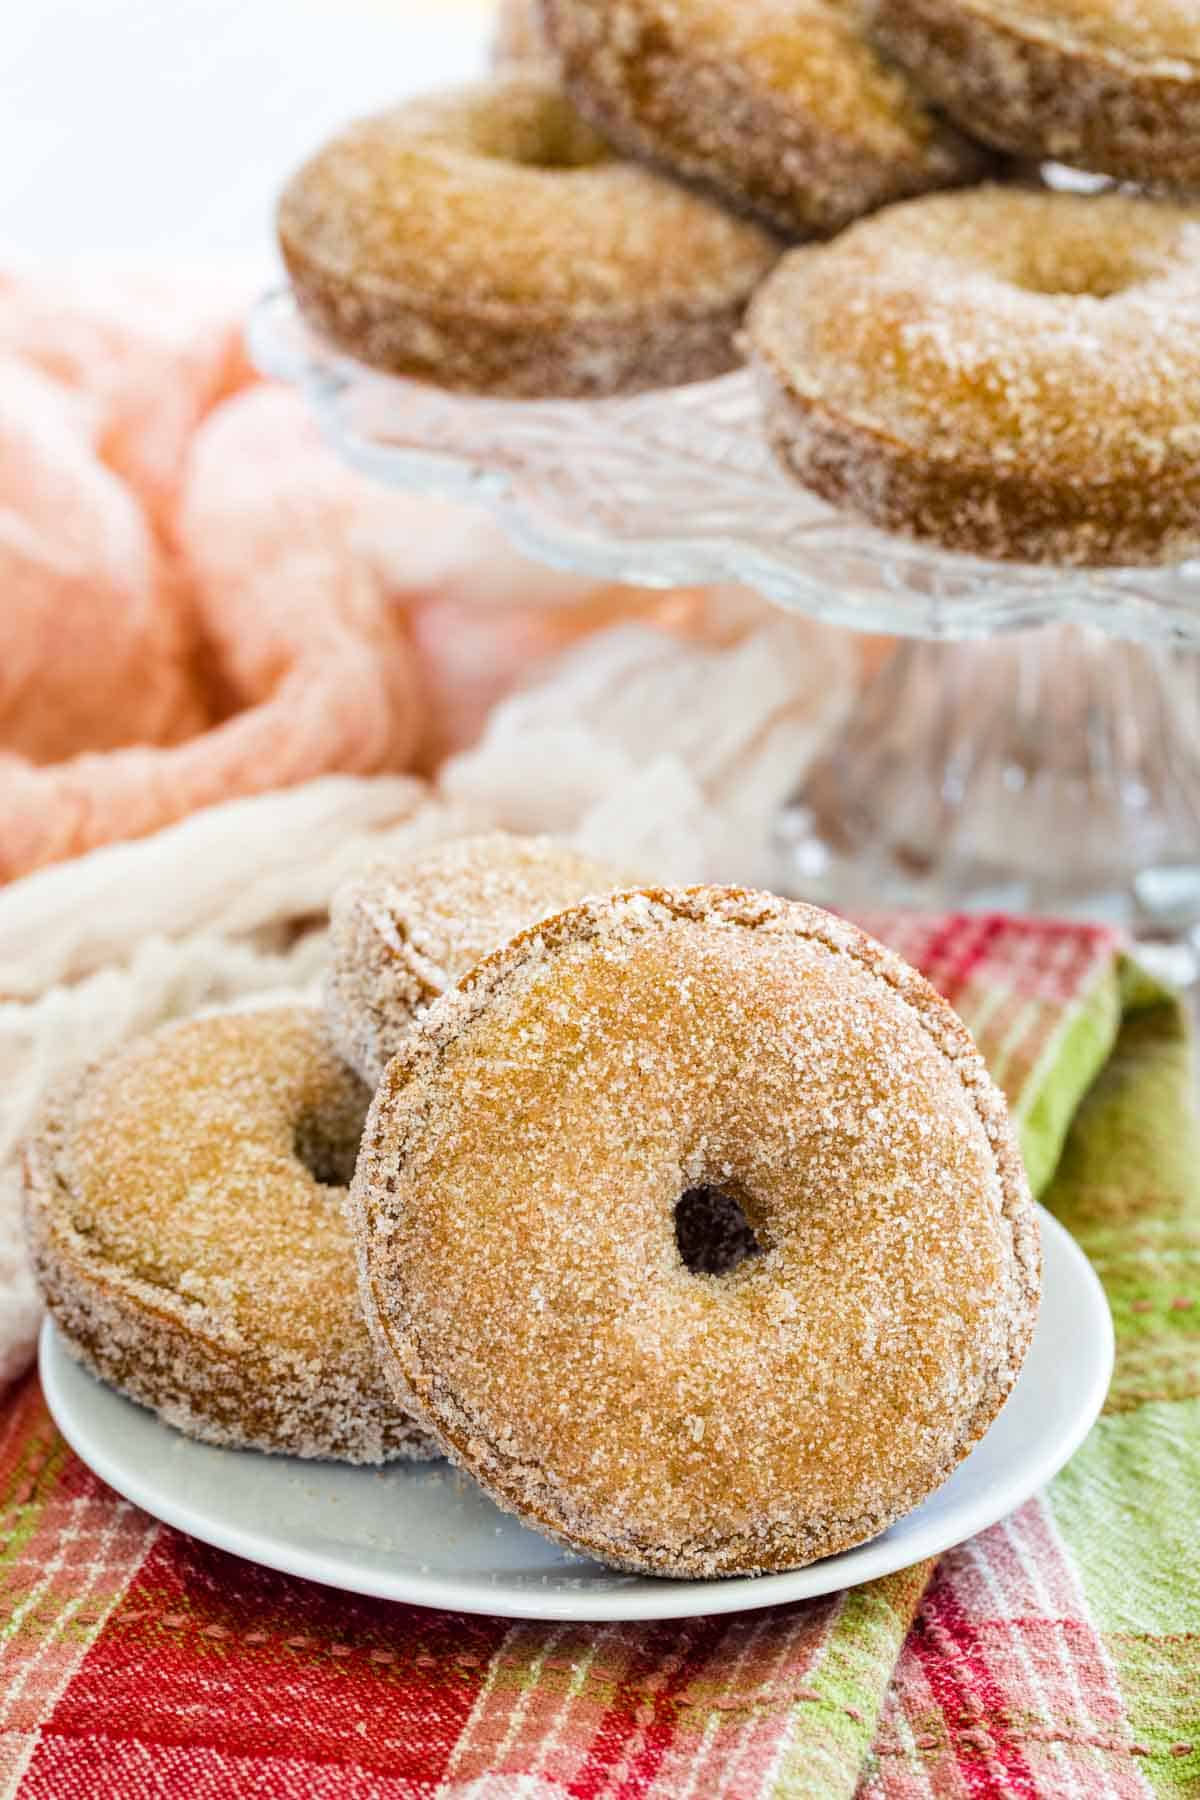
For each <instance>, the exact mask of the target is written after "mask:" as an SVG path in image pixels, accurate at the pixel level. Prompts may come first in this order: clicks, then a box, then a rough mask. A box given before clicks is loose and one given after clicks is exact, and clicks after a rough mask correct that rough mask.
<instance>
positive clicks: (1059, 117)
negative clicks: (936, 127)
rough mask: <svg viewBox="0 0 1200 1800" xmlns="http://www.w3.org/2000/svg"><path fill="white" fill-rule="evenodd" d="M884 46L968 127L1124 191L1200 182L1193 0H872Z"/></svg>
mask: <svg viewBox="0 0 1200 1800" xmlns="http://www.w3.org/2000/svg"><path fill="white" fill-rule="evenodd" d="M873 3H874V6H875V17H874V22H873V29H874V31H875V35H876V37H877V39H878V42H879V43H880V45H881V47H882V48H883V49H884V50H886V51H887V52H888V53H889V54H890V55H892V56H894V57H895V58H896V60H897V62H899V63H900V64H902V65H903V66H904V67H905V68H907V69H910V70H911V71H912V77H913V80H914V81H916V82H917V83H918V84H919V86H920V87H921V89H922V91H923V92H925V93H926V94H928V95H929V97H930V99H931V100H932V101H933V102H934V103H935V104H936V105H938V106H940V107H942V108H944V110H945V111H946V112H947V113H948V114H949V115H950V117H951V118H954V119H957V120H959V122H960V123H961V124H962V125H963V127H964V129H966V130H969V131H971V132H973V133H974V134H976V135H977V136H978V137H980V138H982V139H984V140H985V141H986V142H987V143H990V144H993V145H995V146H996V147H997V148H998V149H1001V150H1009V151H1013V152H1014V153H1016V154H1017V155H1019V156H1028V157H1036V158H1045V157H1054V158H1056V159H1057V160H1058V161H1060V162H1065V163H1072V164H1075V165H1076V166H1077V167H1080V168H1084V169H1093V170H1097V171H1100V172H1102V173H1105V174H1108V175H1115V176H1117V177H1119V178H1120V179H1123V180H1126V181H1136V182H1143V183H1149V184H1154V183H1159V184H1163V185H1166V186H1175V187H1185V188H1186V187H1194V186H1195V185H1196V183H1197V182H1200V10H1198V9H1197V7H1196V5H1195V0H1036V4H1035V3H1034V0H873Z"/></svg>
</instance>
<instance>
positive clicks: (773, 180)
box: [544, 0, 989, 238]
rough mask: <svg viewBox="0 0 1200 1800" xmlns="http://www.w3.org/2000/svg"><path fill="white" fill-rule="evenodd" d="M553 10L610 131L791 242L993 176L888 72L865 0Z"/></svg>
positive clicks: (575, 81)
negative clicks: (870, 33) (887, 207)
mask: <svg viewBox="0 0 1200 1800" xmlns="http://www.w3.org/2000/svg"><path fill="white" fill-rule="evenodd" d="M544 16H545V19H546V24H547V29H548V34H549V37H550V40H551V44H552V46H553V49H554V51H555V54H556V57H557V59H558V66H559V69H560V73H561V76H562V79H563V81H564V83H565V85H566V87H567V90H568V92H569V93H570V95H571V97H572V99H573V100H574V101H575V103H576V105H577V106H578V107H579V109H580V111H581V112H582V113H584V115H585V116H586V117H587V118H589V119H591V120H592V122H593V123H594V124H595V126H596V128H597V130H599V131H602V132H603V133H604V135H605V136H606V137H607V138H609V139H610V141H611V142H612V143H614V144H616V145H617V146H618V148H619V149H621V150H623V151H625V152H626V154H628V155H631V156H639V157H644V158H645V159H647V160H648V161H649V162H652V163H654V164H657V165H658V166H659V167H661V168H663V169H666V170H668V171H669V172H670V173H671V174H674V175H678V176H681V177H682V178H683V179H684V180H686V181H689V182H693V183H695V185H696V186H697V187H700V188H703V189H704V190H706V191H707V192H709V193H711V194H714V195H716V197H717V198H718V199H720V200H723V201H724V202H725V203H726V204H727V205H730V206H733V207H735V208H737V209H738V210H739V211H741V212H746V213H750V214H752V215H754V216H755V217H758V218H761V219H762V220H764V221H765V222H766V223H767V224H768V225H771V226H772V227H774V229H776V230H777V231H780V232H782V233H783V234H784V235H785V236H788V237H801V238H805V237H812V236H814V235H815V236H826V235H827V234H829V233H830V232H834V231H838V230H840V229H841V227H842V226H843V225H846V224H848V223H849V221H850V220H851V219H856V218H858V216H859V215H860V214H861V213H866V212H871V211H873V210H874V208H875V207H877V206H884V205H886V204H887V203H888V202H889V201H891V200H901V199H903V198H905V197H906V196H907V195H909V194H920V193H925V192H926V191H928V190H929V189H931V188H941V187H955V186H957V185H959V184H961V183H963V182H968V181H974V180H977V179H978V178H979V176H980V175H981V174H982V173H983V172H984V170H985V169H986V168H987V166H988V162H989V158H988V156H987V155H986V153H985V152H984V151H983V150H981V149H980V148H979V147H978V146H977V145H975V144H973V143H971V142H970V141H968V139H966V138H964V137H962V136H960V134H959V133H958V132H957V131H955V130H954V129H952V128H951V127H950V126H949V125H947V124H946V123H945V122H943V121H942V120H941V119H939V118H938V117H937V116H936V114H934V113H932V112H931V111H930V110H929V108H928V107H927V106H926V104H925V102H924V100H923V99H922V98H921V96H920V94H919V93H918V91H917V89H916V88H915V87H914V86H913V85H912V83H911V82H910V81H909V79H908V77H907V76H906V75H904V74H903V73H901V71H899V70H898V69H896V68H895V67H892V66H889V65H888V64H887V63H886V62H884V60H883V58H882V57H881V56H880V55H879V54H878V52H877V51H876V50H875V48H874V46H873V45H872V44H871V42H870V39H869V37H868V34H867V30H866V21H865V5H864V4H859V3H858V0H736V4H731V0H544Z"/></svg>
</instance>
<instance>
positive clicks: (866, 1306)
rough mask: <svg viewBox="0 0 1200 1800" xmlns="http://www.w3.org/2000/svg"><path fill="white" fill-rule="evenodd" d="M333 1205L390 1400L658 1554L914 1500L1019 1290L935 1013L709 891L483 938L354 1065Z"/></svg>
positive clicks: (815, 1540)
mask: <svg viewBox="0 0 1200 1800" xmlns="http://www.w3.org/2000/svg"><path fill="white" fill-rule="evenodd" d="M705 1213H707V1214H708V1215H709V1217H710V1218H711V1219H712V1220H713V1222H714V1233H713V1235H714V1236H715V1239H716V1248H717V1252H718V1253H717V1255H715V1256H711V1257H710V1256H706V1254H705V1252H706V1249H707V1248H708V1247H709V1246H710V1245H711V1242H712V1239H711V1238H710V1237H709V1236H708V1235H707V1234H706V1231H705V1229H704V1226H703V1216H704V1214H705ZM351 1216H352V1219H353V1224H354V1230H355V1235H356V1241H357V1246H358V1256H359V1269H360V1277H361V1284H362V1293H363V1302H364V1307H365V1310H366V1313H367V1317H368V1322H369V1324H370V1325H371V1328H372V1330H373V1332H374V1334H375V1337H376V1342H377V1344H378V1347H379V1350H380V1354H381V1359H382V1361H383V1365H384V1368H385V1370H386V1372H387V1373H388V1374H389V1376H390V1378H391V1379H392V1380H393V1382H394V1384H395V1388H396V1392H397V1394H398V1396H400V1397H402V1399H403V1400H405V1401H406V1402H407V1403H409V1404H412V1403H414V1402H416V1403H418V1404H419V1405H420V1407H421V1409H422V1413H423V1415H424V1416H425V1417H427V1418H428V1420H429V1423H430V1426H431V1429H433V1430H434V1431H435V1432H436V1434H437V1436H438V1438H439V1439H440V1441H441V1443H442V1444H443V1446H444V1448H445V1449H446V1450H447V1451H448V1453H449V1454H450V1456H451V1457H452V1458H453V1459H454V1460H455V1461H457V1462H458V1463H460V1464H461V1465H462V1466H463V1467H464V1468H466V1469H467V1470H469V1471H470V1473H471V1474H472V1475H473V1476H475V1478H476V1479H477V1480H478V1481H479V1482H481V1483H482V1485H483V1486H484V1488H485V1489H486V1490H487V1492H488V1493H489V1494H491V1495H492V1497H493V1498H494V1499H495V1500H497V1501H498V1502H499V1504H500V1505H501V1506H503V1507H506V1508H508V1509H510V1510H512V1511H514V1512H516V1513H517V1514H519V1515H520V1517H521V1518H522V1519H523V1520H525V1521H526V1522H527V1523H529V1524H531V1525H534V1526H536V1527H538V1528H539V1529H541V1530H542V1531H544V1532H546V1533H547V1534H549V1535H550V1536H552V1537H554V1538H556V1539H558V1540H560V1541H561V1542H563V1543H565V1544H567V1545H569V1546H570V1547H571V1548H573V1549H575V1550H578V1551H581V1552H584V1553H586V1554H588V1555H591V1556H594V1557H597V1558H599V1559H600V1560H602V1561H604V1562H606V1563H609V1564H612V1565H615V1566H617V1567H620V1568H627V1569H632V1570H639V1571H644V1572H647V1573H653V1574H660V1575H674V1576H689V1577H690V1576H715V1575H734V1574H743V1575H748V1574H755V1573H761V1572H765V1571H769V1570H782V1569H790V1568H795V1567H798V1566H800V1565H802V1564H805V1563H808V1562H811V1561H813V1560H814V1559H816V1558H818V1557H822V1556H828V1555H831V1554H833V1553H834V1552H836V1551H840V1550H844V1549H846V1548H848V1547H849V1546H851V1545H853V1544H857V1543H861V1542H862V1541H864V1540H865V1539H867V1538H870V1537H873V1536H875V1535H876V1534H877V1533H878V1532H880V1531H882V1530H883V1529H884V1528H885V1526H887V1525H888V1524H889V1523H890V1522H891V1521H892V1520H894V1519H896V1518H898V1517H900V1515H901V1514H902V1513H904V1512H906V1511H907V1510H909V1509H910V1508H911V1507H913V1506H915V1505H917V1504H918V1502H920V1501H921V1500H922V1499H923V1498H924V1497H925V1496H926V1495H927V1494H928V1493H929V1492H930V1491H931V1490H932V1489H933V1488H935V1487H936V1486H937V1485H938V1484H939V1483H940V1482H941V1481H942V1480H944V1479H945V1477H946V1476H947V1475H948V1474H949V1473H950V1471H951V1470H952V1469H953V1468H954V1466H955V1465H956V1464H957V1463H958V1462H959V1460H960V1459H961V1458H962V1457H963V1456H964V1455H965V1454H966V1453H967V1451H968V1450H969V1449H970V1447H971V1445H972V1444H973V1443H974V1442H975V1441H976V1439H978V1438H979V1437H980V1435H981V1434H982V1433H983V1432H984V1431H985V1430H986V1428H987V1426H988V1425H989V1423H990V1422H991V1420H992V1419H993V1418H994V1417H995V1415H996V1413H997V1412H998V1410H999V1408H1000V1407H1001V1405H1002V1404H1003V1402H1004V1399H1005V1396H1006V1395H1007V1394H1008V1393H1009V1391H1010V1389H1011V1387H1012V1385H1013V1382H1014V1380H1015V1378H1016V1375H1017V1372H1018V1370H1019V1368H1020V1365H1021V1361H1022V1358H1023V1357H1024V1354H1025V1351H1026V1349H1027V1347H1028V1344H1029V1341H1030V1336H1031V1333H1032V1330H1033V1325H1034V1318H1035V1313H1036V1309H1037V1302H1038V1295H1039V1286H1040V1247H1039V1238H1038V1229H1037V1221H1036V1214H1035V1212H1034V1209H1033V1204H1032V1201H1031V1199H1030V1197H1029V1191H1028V1188H1027V1185H1026V1181H1025V1177H1024V1174H1023V1171H1022V1168H1021V1163H1020V1159H1019V1156H1018V1153H1017V1149H1016V1145H1015V1141H1014V1137H1013V1133H1012V1130H1011V1127H1010V1125H1009V1123H1008V1119H1007V1114H1006V1111H1005V1106H1004V1102H1003V1099H1002V1097H1001V1096H1000V1094H999V1092H998V1090H997V1089H996V1088H995V1087H994V1086H993V1084H992V1082H991V1080H990V1078H989V1076H988V1074H987V1072H986V1070H985V1068H984V1065H983V1063H982V1061H981V1059H980V1057H979V1055H978V1053H977V1052H976V1050H975V1049H974V1047H973V1045H972V1043H971V1040H970V1037H969V1036H968V1034H967V1031H966V1028H965V1027H964V1026H963V1025H962V1024H961V1023H960V1022H959V1020H958V1019H957V1018H956V1017H955V1015H954V1014H953V1012H952V1011H951V1010H950V1008H949V1006H947V1004H946V1003H945V1002H944V1001H943V1000H942V999H940V998H939V996H938V995H936V994H935V993H934V991H933V990H932V989H931V988H930V987H929V985H928V984H927V983H926V982H925V981H924V980H923V979H922V978H921V977H920V976H919V975H917V974H916V973H915V972H914V971H913V970H912V969H910V968H908V967H907V966H906V965H905V964H904V963H903V962H901V961H900V959H899V958H898V957H896V956H894V955H892V954H890V953H889V952H888V951H886V950H884V949H883V948H882V947H881V946H880V945H878V944H876V943H873V942H872V941H871V940H870V939H869V938H867V937H865V936H864V935H863V934H862V933H861V932H859V931H858V930H856V929H855V928H854V927H852V926H850V925H848V924H845V923H843V922H841V921H839V920H836V919H833V918H831V917H830V916H829V915H827V914H825V913H822V912H820V911H818V910H817V909H816V908H814V907H810V906H802V905H798V904H792V903H789V902H787V901H784V900H779V899H776V898H775V897H774V896H772V895H769V894H761V893H751V892H746V891H741V890H738V889H720V888H708V889H705V888H698V889H689V890H667V889H647V890H643V891H637V892H632V893H624V894H619V895H610V896H608V897H605V898H602V899H597V900H589V901H585V902H583V903H582V904H580V905H579V906H576V907H573V908H571V909H569V910H567V911H565V912H563V913H561V914H559V915H557V916H556V917H555V918H554V919H551V920H548V921H545V922H543V923H541V924H539V925H537V926H535V927H533V928H531V929H530V930H528V931H526V932H524V933H522V934H521V935H520V936H518V937H517V938H516V939H514V940H513V941H512V942H510V943H509V944H508V945H506V946H505V947H504V948H502V949H501V950H499V951H498V952H497V953H496V954H495V955H493V956H491V957H489V958H488V959H487V960H486V961H485V962H484V963H482V964H481V965H480V966H479V967H478V968H477V969H476V970H475V971H474V972H473V973H472V974H471V975H469V976H468V977H467V979H466V980H465V981H464V982H463V983H462V984H461V985H460V987H459V988H458V989H457V990H456V991H455V992H454V993H453V994H449V995H447V996H446V997H445V998H444V999H443V1000H442V1001H440V1002H439V1003H438V1005H437V1006H435V1007H433V1008H431V1009H430V1011H429V1013H428V1014H427V1015H426V1017H425V1019H424V1020H423V1021H422V1023H421V1025H420V1027H419V1028H418V1030H417V1031H416V1032H415V1033H414V1035H413V1036H412V1037H411V1038H410V1040H409V1042H408V1044H407V1045H406V1046H405V1048H404V1050H403V1051H402V1052H401V1053H400V1055H399V1056H397V1057H396V1059H395V1060H394V1061H393V1062H392V1063H391V1064H390V1065H389V1067H388V1070H387V1072H386V1074H385V1075H384V1078H383V1083H382V1085H381V1087H380V1088H379V1091H378V1093H377V1094H376V1097H375V1100H374V1101H373V1103H372V1107H371V1112H370V1115H369V1117H368V1122H367V1127H366V1131H365V1133H364V1137H363V1146H362V1151H361V1153H360V1156H359V1161H358V1165H357V1169H356V1172H355V1177H354V1182H353V1185H352V1188H351ZM735 1217H736V1218H738V1219H740V1220H741V1224H742V1232H743V1236H744V1237H745V1238H749V1237H751V1236H752V1238H753V1243H750V1242H744V1243H743V1245H742V1253H741V1254H740V1255H739V1256H738V1257H736V1258H735V1257H732V1256H730V1255H729V1254H728V1252H729V1248H730V1238H731V1232H730V1225H731V1221H732V1220H733V1218H735ZM685 1245H686V1247H687V1260H686V1261H685V1258H684V1248H685Z"/></svg>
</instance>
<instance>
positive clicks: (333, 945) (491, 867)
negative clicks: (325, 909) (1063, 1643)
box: [325, 831, 624, 1088]
mask: <svg viewBox="0 0 1200 1800" xmlns="http://www.w3.org/2000/svg"><path fill="white" fill-rule="evenodd" d="M622 885H624V883H623V878H622V877H621V876H620V875H618V873H617V871H616V870H615V869H610V868H608V867H607V865H605V864H604V863H600V862H596V861H593V859H592V858H591V857H588V856H581V855H580V854H579V852H578V851H576V850H572V849H570V848H569V847H568V846H567V845H566V844H556V843H555V842H554V841H553V839H551V838H528V837H516V836H512V835H510V834H509V833H508V832H504V831H495V832H490V833H488V834H487V835H486V836H484V837H472V838H459V839H457V840H456V841H455V842H453V843H450V844H442V845H439V846H438V847H437V848H436V849H434V850H430V851H428V852H426V854H425V855H423V856H416V857H413V858H412V859H411V860H410V861H408V862H405V863H402V864H388V865H385V866H381V867H378V868H374V869H369V870H367V871H366V872H365V873H364V874H363V875H360V876H354V877H353V878H352V879H351V880H349V881H347V882H344V883H343V885H342V886H341V887H340V888H339V889H338V890H337V892H336V893H335V894H334V897H333V904H332V906H331V908H330V958H329V970H328V974H327V976H326V981H325V1010H326V1015H327V1018H328V1021H329V1028H330V1033H331V1035H332V1037H333V1040H334V1043H335V1044H336V1046H337V1048H338V1051H339V1052H340V1054H341V1055H342V1056H344V1057H345V1059H346V1061H347V1062H348V1063H349V1064H350V1067H351V1068H352V1069H357V1071H358V1073H359V1074H360V1075H361V1076H362V1078H363V1080H364V1081H366V1082H368V1083H369V1084H370V1086H371V1087H373V1088H374V1087H378V1085H379V1081H380V1077H381V1076H382V1074H383V1071H384V1069H385V1068H386V1067H387V1065H388V1063H389V1061H390V1060H391V1058H392V1057H393V1056H395V1054H396V1052H397V1050H399V1049H400V1047H401V1045H402V1044H403V1043H404V1042H405V1040H406V1039H407V1037H408V1035H409V1033H410V1032H411V1030H412V1028H413V1025H414V1024H415V1022H416V1020H417V1018H418V1017H419V1016H420V1014H421V1013H422V1012H423V1011H424V1010H425V1008H426V1007H428V1006H429V1005H430V1004H431V1003H432V1002H433V1001H434V1000H436V999H437V998H438V996H439V995H441V994H443V993H444V992H445V991H446V989H447V988H451V987H453V986H454V984H455V982H456V981H458V980H459V979H460V977H461V976H463V975H465V974H466V973H467V971H468V970H469V969H472V968H474V966H475V964H476V963H477V962H480V961H481V960H482V959H483V957H485V956H486V955H488V953H489V952H490V951H492V950H498V949H499V947H500V945H501V944H503V943H505V942H506V941H507V940H508V939H509V938H510V937H515V935H516V934H517V932H518V931H521V930H523V929H524V927H525V926H526V925H532V924H533V923H534V922H535V921H536V920H538V919H543V918H545V917H546V916H547V914H549V913H556V912H561V911H562V909H563V908H564V907H566V906H570V905H572V904H573V903H574V902H575V901H576V900H582V899H583V898H584V896H585V895H587V894H605V893H608V892H609V891H610V889H612V888H615V887H619V886H622Z"/></svg>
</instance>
